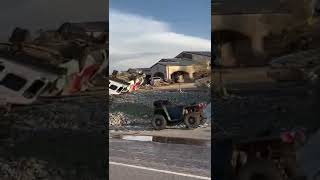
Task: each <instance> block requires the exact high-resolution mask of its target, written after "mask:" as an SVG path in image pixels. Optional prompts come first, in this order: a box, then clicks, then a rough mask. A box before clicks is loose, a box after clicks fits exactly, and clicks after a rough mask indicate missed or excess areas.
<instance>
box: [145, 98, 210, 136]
mask: <svg viewBox="0 0 320 180" xmlns="http://www.w3.org/2000/svg"><path fill="white" fill-rule="evenodd" d="M153 105H154V117H153V119H152V122H151V123H152V126H153V128H154V129H156V130H162V129H165V128H166V126H174V125H178V124H182V123H184V124H185V125H186V127H187V128H189V129H194V128H197V127H199V125H201V124H204V123H205V122H206V116H205V114H204V109H205V108H206V104H205V103H199V104H195V103H194V104H191V105H176V104H172V103H171V102H170V101H168V100H158V101H155V102H154V103H153Z"/></svg>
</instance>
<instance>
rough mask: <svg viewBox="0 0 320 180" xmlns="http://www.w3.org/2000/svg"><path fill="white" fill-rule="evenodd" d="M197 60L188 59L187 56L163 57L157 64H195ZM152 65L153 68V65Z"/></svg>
mask: <svg viewBox="0 0 320 180" xmlns="http://www.w3.org/2000/svg"><path fill="white" fill-rule="evenodd" d="M196 63H197V62H196V61H194V60H192V59H186V58H168V59H161V60H160V61H158V62H157V63H155V64H154V65H153V66H155V65H156V64H161V65H164V66H191V65H193V64H196ZM153 66H151V68H152V67H153Z"/></svg>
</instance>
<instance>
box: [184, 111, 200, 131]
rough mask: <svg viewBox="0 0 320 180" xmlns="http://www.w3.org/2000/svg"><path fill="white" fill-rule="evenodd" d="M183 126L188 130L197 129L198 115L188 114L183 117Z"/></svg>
mask: <svg viewBox="0 0 320 180" xmlns="http://www.w3.org/2000/svg"><path fill="white" fill-rule="evenodd" d="M184 124H185V125H186V126H187V128H189V129H194V128H197V127H198V126H199V125H200V114H199V113H190V114H187V115H186V116H185V117H184Z"/></svg>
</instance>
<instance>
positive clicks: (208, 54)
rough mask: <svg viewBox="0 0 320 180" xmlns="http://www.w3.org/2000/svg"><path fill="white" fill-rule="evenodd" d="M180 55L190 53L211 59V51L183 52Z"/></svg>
mask: <svg viewBox="0 0 320 180" xmlns="http://www.w3.org/2000/svg"><path fill="white" fill-rule="evenodd" d="M182 53H190V54H197V55H201V56H208V57H211V51H183V52H182ZM182 53H180V54H182ZM180 54H179V55H180ZM179 55H178V56H179Z"/></svg>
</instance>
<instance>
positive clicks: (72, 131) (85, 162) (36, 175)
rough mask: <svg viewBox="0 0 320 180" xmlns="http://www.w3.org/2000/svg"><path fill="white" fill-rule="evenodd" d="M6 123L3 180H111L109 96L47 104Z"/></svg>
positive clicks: (0, 148) (0, 161) (4, 115)
mask: <svg viewBox="0 0 320 180" xmlns="http://www.w3.org/2000/svg"><path fill="white" fill-rule="evenodd" d="M0 119H1V123H0V128H1V131H0V134H1V136H0V137H1V138H0V144H1V145H0V157H1V158H0V177H1V179H4V180H20V179H27V180H33V179H55V180H58V179H105V178H106V176H107V175H106V173H107V172H106V170H105V163H106V160H105V158H106V157H104V156H103V155H104V154H106V153H105V152H106V149H105V148H106V141H107V139H106V138H105V136H106V128H105V127H106V125H107V124H106V119H107V105H106V95H105V93H104V94H103V95H101V94H99V95H93V96H90V97H85V96H83V97H69V98H67V99H65V98H59V99H50V100H49V99H42V100H41V101H39V103H37V104H34V105H28V106H14V107H13V108H12V110H11V111H10V112H5V111H4V110H1V113H0ZM92 147H94V148H92Z"/></svg>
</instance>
